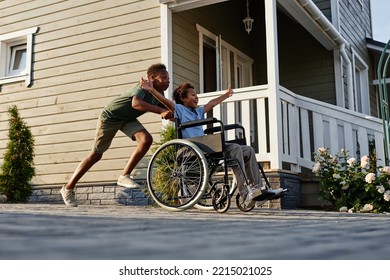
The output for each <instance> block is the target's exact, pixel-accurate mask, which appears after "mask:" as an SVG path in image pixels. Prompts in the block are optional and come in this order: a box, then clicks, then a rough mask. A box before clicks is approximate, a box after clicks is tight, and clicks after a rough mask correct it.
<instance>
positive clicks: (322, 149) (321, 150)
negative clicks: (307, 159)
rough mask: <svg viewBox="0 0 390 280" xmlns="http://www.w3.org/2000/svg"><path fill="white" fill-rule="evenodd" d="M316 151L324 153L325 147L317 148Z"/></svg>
mask: <svg viewBox="0 0 390 280" xmlns="http://www.w3.org/2000/svg"><path fill="white" fill-rule="evenodd" d="M318 152H319V153H320V154H324V153H326V148H323V147H322V148H318Z"/></svg>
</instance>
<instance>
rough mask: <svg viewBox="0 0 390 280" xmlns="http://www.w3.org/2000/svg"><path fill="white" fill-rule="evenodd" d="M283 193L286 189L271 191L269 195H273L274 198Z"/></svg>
mask: <svg viewBox="0 0 390 280" xmlns="http://www.w3.org/2000/svg"><path fill="white" fill-rule="evenodd" d="M283 191H284V189H282V188H278V189H269V190H268V192H267V193H272V194H273V195H274V196H277V195H279V194H281V193H282V192H283Z"/></svg>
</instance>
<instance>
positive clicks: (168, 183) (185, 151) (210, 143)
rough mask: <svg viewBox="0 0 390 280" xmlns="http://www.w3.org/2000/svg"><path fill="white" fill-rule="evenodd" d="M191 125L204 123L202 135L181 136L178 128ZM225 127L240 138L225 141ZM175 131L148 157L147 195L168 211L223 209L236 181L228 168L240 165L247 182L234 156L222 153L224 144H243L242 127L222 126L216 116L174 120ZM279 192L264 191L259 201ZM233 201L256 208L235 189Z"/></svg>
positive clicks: (237, 204) (202, 124)
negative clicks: (230, 177) (184, 137)
mask: <svg viewBox="0 0 390 280" xmlns="http://www.w3.org/2000/svg"><path fill="white" fill-rule="evenodd" d="M194 126H206V127H207V128H206V129H205V130H204V132H205V135H204V136H201V137H192V138H186V139H182V138H181V130H182V129H184V128H189V127H194ZM228 130H234V132H235V133H234V134H235V135H239V136H240V137H235V138H234V139H233V140H225V132H227V131H228ZM176 134H177V135H176V136H177V139H174V140H170V141H168V142H166V143H164V144H163V145H161V146H160V147H159V148H158V149H157V150H156V151H155V153H154V154H153V155H152V157H151V160H150V162H149V165H148V170H147V185H148V190H149V193H150V196H151V197H152V198H153V200H154V201H155V202H156V203H157V204H158V205H159V206H160V207H162V208H164V209H167V210H171V211H182V210H186V209H189V208H191V207H195V208H197V209H201V210H212V209H214V210H215V211H217V212H219V213H224V212H226V211H227V210H228V209H229V207H230V205H231V198H232V197H234V194H235V193H236V190H237V186H236V184H234V182H231V180H229V168H231V167H234V166H239V170H240V171H241V175H242V176H243V177H244V179H245V182H246V184H247V185H249V182H248V180H247V178H246V177H245V175H244V172H243V167H241V166H240V165H239V162H238V161H237V160H236V159H228V158H227V156H226V153H225V145H226V143H237V144H240V145H246V139H245V129H244V127H243V126H241V125H238V124H229V125H224V124H223V122H222V121H220V120H218V119H216V118H207V119H203V120H197V121H190V122H186V123H182V124H178V123H176ZM259 169H260V172H261V175H262V179H263V182H264V183H265V184H266V186H267V187H268V188H271V187H270V184H269V181H268V179H267V177H266V175H265V172H264V170H263V168H262V166H261V165H259ZM282 194H284V192H283V193H282ZM282 194H281V195H282ZM281 195H278V196H277V197H276V196H274V195H271V194H269V197H267V194H263V195H261V200H263V199H277V198H280V197H281ZM271 196H272V197H271ZM235 200H236V206H237V207H238V208H239V209H240V210H241V211H243V212H249V211H251V210H252V209H253V208H254V207H255V205H253V206H251V207H246V205H245V204H244V202H243V199H241V198H240V194H239V193H238V191H237V194H236V195H235ZM255 200H259V199H256V198H255Z"/></svg>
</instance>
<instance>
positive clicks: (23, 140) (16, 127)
mask: <svg viewBox="0 0 390 280" xmlns="http://www.w3.org/2000/svg"><path fill="white" fill-rule="evenodd" d="M8 113H9V131H8V140H9V142H8V144H7V148H6V152H5V155H4V162H3V166H2V168H1V177H0V193H2V194H5V195H6V196H7V199H8V201H10V202H27V201H28V198H29V197H30V195H31V193H32V186H31V185H30V181H31V179H32V178H33V177H34V175H35V168H34V166H33V160H34V138H33V136H32V133H31V131H30V128H29V127H28V126H27V125H26V123H25V122H24V121H23V120H22V118H21V117H20V115H19V112H18V109H17V107H16V106H15V105H13V106H11V107H9V108H8Z"/></svg>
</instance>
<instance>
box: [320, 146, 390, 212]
mask: <svg viewBox="0 0 390 280" xmlns="http://www.w3.org/2000/svg"><path fill="white" fill-rule="evenodd" d="M314 158H315V164H314V166H313V170H312V171H313V172H314V173H315V174H316V176H318V178H319V180H320V197H321V198H322V199H323V200H325V201H329V202H330V203H331V204H332V206H333V208H334V210H339V211H341V212H372V213H382V212H390V181H389V180H390V167H389V166H385V167H383V168H382V167H380V166H376V158H375V156H371V157H368V156H364V157H362V158H361V159H360V161H358V160H356V159H355V158H352V157H351V158H350V157H349V155H348V153H347V152H346V151H345V150H341V151H340V152H339V153H337V154H336V155H334V156H332V155H331V154H329V149H327V148H319V149H318V153H315V154H314Z"/></svg>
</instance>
